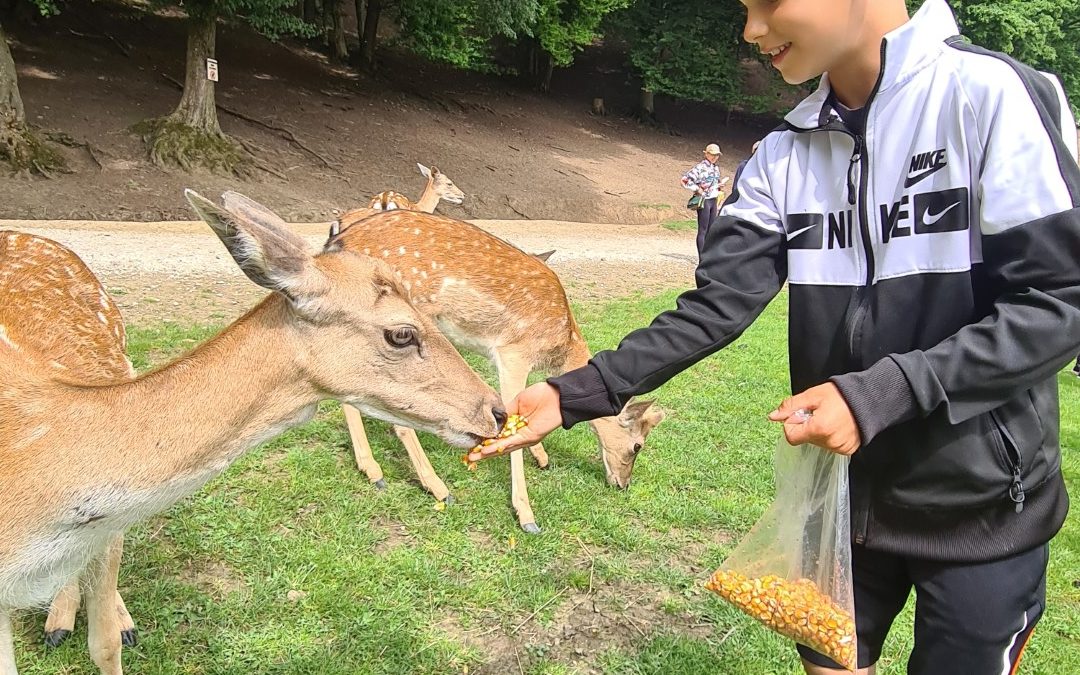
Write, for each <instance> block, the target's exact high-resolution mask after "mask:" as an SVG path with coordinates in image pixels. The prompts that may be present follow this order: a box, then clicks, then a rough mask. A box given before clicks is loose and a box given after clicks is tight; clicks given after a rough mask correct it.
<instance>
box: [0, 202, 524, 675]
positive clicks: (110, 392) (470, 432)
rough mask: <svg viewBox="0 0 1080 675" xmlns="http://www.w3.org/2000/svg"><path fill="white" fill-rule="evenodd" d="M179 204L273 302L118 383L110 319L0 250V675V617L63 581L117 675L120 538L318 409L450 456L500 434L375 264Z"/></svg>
mask: <svg viewBox="0 0 1080 675" xmlns="http://www.w3.org/2000/svg"><path fill="white" fill-rule="evenodd" d="M188 200H189V201H190V202H191V205H192V207H193V208H194V209H195V210H196V212H198V213H199V215H200V216H201V217H202V218H203V220H205V221H206V222H207V223H208V224H209V225H210V226H211V227H212V228H213V230H214V232H215V233H216V234H217V235H218V237H219V238H220V239H221V241H222V242H223V243H224V244H225V246H226V248H227V249H228V250H229V253H230V254H231V255H232V257H233V258H234V259H235V260H236V262H237V264H238V265H239V266H240V268H241V269H242V270H243V271H244V273H245V274H246V275H247V276H248V278H250V279H251V280H252V281H254V282H255V283H257V284H259V285H261V286H263V287H264V288H267V289H269V290H272V291H275V292H274V293H272V294H271V295H270V296H269V297H267V298H266V299H265V300H263V301H262V302H261V303H260V304H259V305H258V306H256V307H255V308H254V309H252V310H251V311H249V312H248V313H247V314H245V315H244V316H243V317H241V318H240V319H238V320H237V321H236V322H234V323H233V324H232V325H231V326H229V327H228V328H226V329H225V330H224V331H223V332H222V333H221V334H219V335H218V336H217V337H215V338H213V339H212V340H210V341H209V342H207V343H205V344H203V345H201V346H200V347H198V348H197V349H195V350H194V351H193V352H191V353H189V354H188V355H186V356H184V357H182V358H180V359H178V360H176V361H174V362H172V363H170V364H169V365H167V366H165V367H163V368H161V369H159V370H156V371H154V372H152V373H149V374H147V375H144V376H142V377H139V378H137V379H131V376H132V373H131V369H130V366H129V365H127V363H126V361H123V362H122V351H121V347H122V345H123V337H122V336H123V332H122V327H121V326H120V325H119V324H118V323H117V322H118V321H119V314H118V312H116V310H115V307H114V306H113V305H112V303H111V301H110V300H109V299H108V296H107V294H106V293H105V291H104V289H103V288H102V286H101V284H100V283H99V282H98V281H97V279H96V278H94V276H93V274H92V273H90V271H89V270H87V269H86V267H85V266H84V265H83V264H82V262H81V261H80V260H79V259H78V257H77V256H75V254H74V253H71V252H70V251H68V250H67V249H65V248H63V247H62V246H60V245H59V244H56V243H53V242H49V241H48V240H45V239H42V238H40V237H34V236H31V235H26V234H21V233H15V232H2V233H0V270H2V273H0V320H2V321H3V324H2V325H0V495H2V496H3V497H2V498H0V675H13V674H14V673H15V672H16V669H15V655H14V646H13V638H12V628H11V620H10V615H11V613H12V612H13V611H15V610H18V609H23V608H34V607H40V606H43V605H45V604H46V603H48V602H49V601H50V600H52V599H53V598H54V597H55V596H56V594H57V593H58V592H59V591H61V589H64V588H66V587H67V586H68V585H69V584H70V583H71V582H72V581H74V580H75V579H77V578H78V577H80V576H82V579H83V582H84V584H85V590H84V597H85V599H86V609H87V625H88V633H89V647H90V655H91V658H92V659H93V660H94V663H96V664H97V666H98V667H99V668H100V670H101V672H102V673H104V674H105V675H120V674H121V672H122V668H121V653H120V648H121V632H122V631H123V630H125V627H130V618H129V617H126V616H123V615H126V611H123V612H121V611H120V609H121V608H122V601H121V600H120V599H119V596H118V595H117V590H116V584H117V575H118V569H119V564H120V545H121V543H122V537H123V531H124V530H125V529H126V528H127V527H129V526H130V525H132V524H134V523H136V522H138V521H140V520H144V519H146V518H149V517H151V516H153V515H155V514H157V513H160V512H162V511H164V510H165V509H167V508H168V507H170V506H171V505H172V504H174V503H175V502H177V501H178V500H180V499H181V498H183V497H185V496H187V495H190V494H192V493H193V492H195V491H196V490H198V489H199V488H200V487H201V486H202V485H203V484H204V483H206V482H207V481H208V480H210V479H211V478H213V477H214V476H216V475H218V474H220V473H221V472H222V471H224V470H225V468H226V467H228V466H229V464H231V463H232V462H233V461H234V460H235V459H236V458H237V457H239V456H240V455H241V454H243V453H244V452H245V451H246V450H248V449H249V448H251V447H253V446H255V445H257V444H259V443H261V442H262V441H265V440H268V439H270V438H273V437H274V436H277V435H278V434H279V433H281V432H282V431H284V430H285V429H287V428H289V427H292V426H295V425H297V424H300V423H302V422H304V421H306V420H308V419H310V418H311V417H312V416H313V415H314V414H315V411H316V408H317V406H318V403H319V401H320V400H323V399H327V398H334V399H337V400H340V401H342V402H347V403H349V404H351V405H353V406H356V407H357V408H358V409H360V410H362V411H364V413H365V414H368V415H372V416H374V417H377V418H381V419H385V420H387V421H390V422H393V423H396V424H409V425H411V426H415V427H417V428H422V429H427V430H429V431H431V432H434V433H436V434H438V435H439V436H440V437H442V438H443V439H445V440H446V441H447V442H448V443H451V444H452V445H458V446H462V447H468V446H471V445H472V444H474V443H476V442H477V441H478V440H479V439H481V438H484V437H489V436H493V435H494V434H495V433H496V432H497V430H498V428H499V427H500V426H501V424H502V422H503V421H504V420H505V415H506V413H505V411H504V410H503V408H502V402H501V401H500V399H499V398H498V396H497V395H496V394H495V392H494V391H493V390H492V389H491V388H490V387H488V386H487V385H486V384H484V383H483V381H482V380H480V378H479V377H478V376H477V375H476V374H475V373H474V372H473V371H472V369H470V368H469V367H468V365H467V364H466V363H465V361H464V360H463V359H462V358H461V356H460V355H459V354H458V353H457V352H456V351H455V350H454V348H453V346H452V345H451V344H450V343H449V342H448V341H447V340H446V338H445V337H443V336H442V335H441V334H440V333H439V331H438V330H437V329H436V328H435V327H434V326H433V325H432V323H431V322H430V320H429V319H427V318H426V317H425V316H424V315H423V314H421V313H420V312H418V311H417V309H416V308H415V307H414V306H413V304H412V303H411V301H410V300H409V297H408V292H407V290H406V289H405V288H404V287H403V286H402V285H401V283H400V282H398V281H397V280H396V279H395V277H394V274H393V271H392V270H391V269H390V267H389V266H387V265H386V264H385V263H383V262H381V261H378V260H374V259H372V258H370V257H367V256H362V255H357V254H356V253H354V252H351V251H346V250H343V249H342V248H341V247H338V246H333V245H330V246H327V247H325V248H324V249H323V251H322V252H320V253H319V254H317V255H313V254H312V253H310V252H309V251H308V250H307V246H306V243H305V242H304V240H303V239H301V238H300V237H298V236H296V235H294V234H293V233H291V232H289V230H288V229H287V228H286V227H285V224H284V223H283V222H282V221H281V220H280V219H279V218H278V217H277V216H275V215H274V214H273V213H271V212H270V211H268V210H266V209H265V208H264V207H262V206H260V205H258V204H256V203H254V202H252V201H250V200H248V199H246V198H245V197H243V196H241V195H237V194H235V193H226V195H225V201H226V208H225V209H222V208H220V207H218V206H216V205H215V204H213V203H212V202H210V201H207V200H206V199H203V198H202V197H200V196H198V195H197V194H195V193H193V192H190V191H189V192H188ZM404 215H405V216H406V217H407V216H408V215H409V214H407V213H406V214H404ZM95 303H96V305H97V306H95ZM94 322H100V323H101V324H102V326H100V327H99V326H96V325H92V324H93V323H94ZM98 359H100V360H101V363H100V364H97V365H96V366H94V367H82V366H80V365H79V364H83V363H85V362H88V361H96V360H98ZM72 366H75V368H74V369H73V368H72ZM125 619H126V622H125Z"/></svg>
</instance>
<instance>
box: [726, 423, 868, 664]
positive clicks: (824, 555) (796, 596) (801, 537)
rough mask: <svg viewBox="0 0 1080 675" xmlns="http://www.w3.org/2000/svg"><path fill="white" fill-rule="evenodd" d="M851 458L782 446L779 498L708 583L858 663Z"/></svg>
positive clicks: (808, 641)
mask: <svg viewBox="0 0 1080 675" xmlns="http://www.w3.org/2000/svg"><path fill="white" fill-rule="evenodd" d="M848 462H849V458H848V457H845V456H843V455H838V454H835V453H832V452H828V451H826V450H822V449H821V448H818V447H816V446H813V445H810V444H805V445H801V446H798V447H792V446H790V445H788V444H787V442H786V441H785V440H784V438H783V436H781V437H780V442H779V443H778V444H777V447H776V457H775V471H776V499H775V501H774V502H773V503H772V506H770V507H769V509H768V510H767V511H766V512H765V515H763V516H762V517H761V519H760V520H758V522H757V523H755V524H754V527H753V528H752V529H751V530H750V532H748V533H747V534H746V536H745V537H743V539H742V541H740V542H739V545H738V546H737V547H736V548H735V550H734V551H733V552H732V553H731V555H730V556H728V558H727V560H725V561H724V563H723V564H722V565H721V566H720V568H719V569H718V570H716V572H714V573H713V575H712V577H711V578H710V579H709V581H708V583H706V584H705V587H706V588H708V589H709V590H711V591H713V592H715V593H716V594H717V595H719V596H720V597H722V598H724V599H725V600H727V601H728V602H730V603H731V604H733V605H735V606H736V607H737V608H738V609H740V610H741V611H743V612H744V613H745V614H747V615H749V616H750V617H752V618H754V619H757V620H758V621H760V622H761V623H763V624H765V625H766V626H768V627H769V628H771V629H772V630H774V631H776V632H777V633H779V634H781V635H783V636H785V637H787V638H790V639H792V640H794V641H796V642H799V643H801V644H804V645H806V646H807V647H810V648H811V649H813V650H815V651H817V652H820V653H822V654H824V655H826V656H828V657H829V658H831V659H833V660H834V661H836V662H837V663H839V664H840V665H842V666H844V667H845V668H848V669H849V670H855V667H856V658H857V656H856V655H857V654H858V651H857V650H856V644H855V620H854V616H855V611H854V610H855V602H854V596H853V593H852V583H851V534H850V532H851V530H850V525H849V523H850V517H851V505H850V503H849V500H848Z"/></svg>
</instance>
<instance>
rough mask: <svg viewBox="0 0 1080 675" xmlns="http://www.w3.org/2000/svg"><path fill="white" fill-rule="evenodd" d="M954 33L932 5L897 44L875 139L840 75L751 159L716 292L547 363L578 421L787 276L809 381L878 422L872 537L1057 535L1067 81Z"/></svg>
mask: <svg viewBox="0 0 1080 675" xmlns="http://www.w3.org/2000/svg"><path fill="white" fill-rule="evenodd" d="M957 32H958V29H957V26H956V22H955V20H954V19H953V16H952V13H951V12H950V10H949V9H948V7H947V5H946V4H945V2H944V0H927V2H926V3H925V4H924V5H923V7H922V8H921V9H920V10H919V12H918V13H917V14H916V15H915V16H914V17H912V20H911V21H909V22H908V23H907V24H905V25H904V26H902V27H900V28H898V29H897V30H895V31H893V32H891V33H889V34H888V35H887V36H886V37H885V39H884V40H883V42H882V70H881V74H880V76H879V79H878V82H877V85H876V86H875V88H874V90H873V93H872V94H871V96H870V99H869V101H868V103H867V106H866V108H865V112H866V121H865V129H864V130H863V131H862V132H861V133H858V132H856V131H853V130H851V129H849V128H848V127H847V126H845V124H844V123H843V122H842V120H841V119H840V117H839V116H838V114H837V113H836V111H835V110H834V109H833V106H832V105H830V103H829V101H830V100H831V97H830V96H829V92H830V88H829V83H828V77H827V76H825V77H823V78H822V84H821V87H820V88H819V89H818V91H817V92H816V93H814V94H813V95H811V96H810V97H808V98H807V99H806V100H804V101H803V102H802V103H801V104H800V105H799V106H798V107H797V108H796V109H795V110H794V111H792V112H791V113H790V114H789V115H788V116H787V117H786V119H785V124H784V125H783V126H781V127H780V128H778V129H776V130H774V131H773V132H772V133H770V134H769V135H768V136H767V137H766V138H765V139H764V140H763V142H762V144H761V145H760V147H759V148H758V150H757V152H756V153H755V154H754V155H753V156H752V157H751V158H750V160H749V162H748V163H747V165H746V167H745V169H744V170H743V172H742V175H741V176H740V177H739V180H738V184H737V185H736V186H734V187H735V189H734V190H733V191H732V194H731V196H730V197H729V198H728V200H727V202H726V203H725V204H724V206H723V207H722V209H721V211H720V213H719V215H718V218H717V220H716V221H714V223H713V225H712V226H711V227H710V228H709V231H708V237H707V240H706V245H705V248H704V250H703V251H702V253H701V260H700V263H699V266H698V268H697V272H696V279H697V288H696V289H694V290H691V291H688V292H686V293H684V294H682V295H681V296H680V297H679V299H678V302H677V308H676V309H674V310H671V311H668V312H665V313H663V314H661V315H660V316H659V317H657V318H656V319H655V320H654V321H653V323H652V324H651V325H650V326H649V327H647V328H644V329H641V330H638V331H635V332H633V333H631V334H630V335H629V336H627V337H626V338H625V339H624V340H623V341H622V343H621V344H620V345H619V347H618V349H616V350H614V351H606V352H601V353H598V354H597V355H596V356H595V357H594V358H593V359H592V360H591V361H590V363H589V365H587V366H585V367H583V368H580V369H578V370H575V371H571V372H570V373H567V374H565V375H563V376H561V377H557V378H552V379H551V380H549V382H551V383H552V384H553V385H554V386H556V387H557V388H558V389H559V391H560V396H561V405H562V414H563V420H564V426H566V427H568V428H569V427H570V426H572V425H573V424H575V423H577V422H580V421H583V420H586V419H592V418H595V417H600V416H607V415H613V414H616V413H617V411H619V410H620V409H621V408H622V406H623V405H624V404H625V403H626V402H627V400H628V399H629V398H630V397H631V396H633V395H635V394H639V393H644V392H647V391H650V390H652V389H655V388H656V387H658V386H659V385H661V384H663V383H664V382H666V381H667V380H668V379H670V378H671V377H673V376H674V375H676V374H677V373H679V372H681V371H682V370H684V369H686V368H687V367H689V366H691V365H693V364H694V363H696V362H697V361H700V360H701V359H703V358H705V357H706V356H708V355H709V354H712V353H713V352H715V351H717V350H718V349H720V348H722V347H723V346H725V345H727V344H728V343H730V342H731V341H733V340H734V339H735V338H736V337H738V336H739V334H741V333H742V331H743V330H744V329H745V328H746V327H747V326H748V325H749V324H750V323H751V322H752V321H753V320H754V319H755V318H756V317H757V316H758V314H759V313H760V312H761V311H762V310H763V309H764V307H765V306H766V304H768V302H769V301H770V299H772V298H773V297H774V296H775V295H776V294H777V293H778V292H779V290H780V289H781V287H782V285H783V284H784V282H785V281H786V282H787V283H788V284H789V343H790V344H789V354H790V364H791V365H790V368H791V384H792V389H793V391H795V392H799V391H803V390H805V389H807V388H809V387H811V386H814V385H817V384H821V383H823V382H826V381H829V380H831V381H832V382H834V383H835V384H836V385H837V386H838V387H839V389H840V391H841V393H842V394H843V396H844V398H845V400H846V401H847V403H848V405H849V406H850V408H851V410H852V412H853V413H854V416H855V418H856V421H857V423H858V426H859V431H860V433H861V437H862V445H861V447H860V449H859V450H858V451H857V452H856V453H855V455H854V456H853V457H852V462H851V465H850V481H851V501H852V503H851V506H852V535H853V537H854V540H855V541H856V542H859V543H863V544H865V545H866V546H867V547H869V548H873V549H877V550H882V551H888V552H893V553H898V554H904V555H911V556H918V557H923V558H928V559H937V560H953V561H978V560H991V559H994V558H998V557H1003V556H1006V555H1009V554H1012V553H1015V552H1019V551H1023V550H1026V549H1028V548H1030V547H1033V546H1036V545H1039V544H1042V543H1044V542H1046V541H1048V540H1049V539H1050V538H1051V537H1052V536H1053V535H1054V534H1055V533H1056V532H1057V531H1058V529H1059V528H1060V527H1061V524H1062V523H1063V522H1064V520H1065V514H1066V512H1067V510H1068V496H1067V494H1066V492H1065V486H1064V482H1063V479H1062V475H1061V468H1060V459H1061V457H1060V449H1059V443H1058V398H1057V384H1056V380H1055V374H1056V372H1057V371H1058V370H1059V369H1060V368H1061V366H1062V365H1063V364H1065V363H1066V362H1067V361H1069V360H1070V359H1072V358H1075V356H1076V354H1077V352H1080V208H1078V206H1080V169H1078V168H1077V163H1076V133H1077V132H1076V126H1075V123H1074V121H1073V118H1072V114H1071V112H1070V110H1069V107H1068V105H1067V104H1066V101H1065V95H1064V93H1063V91H1062V89H1061V87H1060V84H1059V83H1058V82H1057V80H1056V79H1055V78H1053V77H1052V76H1047V75H1045V74H1042V73H1038V72H1036V71H1034V70H1032V69H1030V68H1028V67H1026V66H1024V65H1022V64H1019V63H1017V62H1015V61H1013V60H1011V59H1009V58H1008V57H1006V56H1003V55H1001V54H996V53H992V52H989V51H986V50H983V49H980V48H978V47H973V46H971V45H969V44H966V43H965V42H963V41H962V40H961V39H960V38H959V37H957V36H956V34H957ZM752 414H754V415H757V414H758V413H757V412H754V413H752Z"/></svg>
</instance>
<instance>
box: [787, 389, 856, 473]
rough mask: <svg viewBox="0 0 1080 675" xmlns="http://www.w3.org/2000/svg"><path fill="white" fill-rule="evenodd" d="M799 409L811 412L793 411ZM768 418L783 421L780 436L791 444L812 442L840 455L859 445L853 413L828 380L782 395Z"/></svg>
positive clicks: (852, 452)
mask: <svg viewBox="0 0 1080 675" xmlns="http://www.w3.org/2000/svg"><path fill="white" fill-rule="evenodd" d="M800 410H801V411H806V412H808V413H811V414H810V415H809V416H807V415H805V414H797V412H798V411H800ZM769 419H770V420H772V421H773V422H783V424H784V436H786V437H787V442H788V443H790V444H791V445H799V444H801V443H812V444H814V445H816V446H818V447H819V448H824V449H826V450H829V451H831V452H835V453H837V454H840V455H851V454H854V453H855V451H856V450H858V449H859V444H860V442H861V439H860V437H859V427H858V425H857V424H856V423H855V416H854V415H852V414H851V408H849V407H848V404H847V401H845V400H844V396H843V394H841V393H840V390H839V389H837V388H836V385H835V384H833V383H832V382H826V383H825V384H819V385H818V386H816V387H811V388H810V389H807V390H806V391H804V392H802V393H801V394H796V395H795V396H792V397H790V398H788V399H785V400H784V402H783V403H781V404H780V406H779V407H778V408H777V409H776V410H774V411H772V412H771V413H769Z"/></svg>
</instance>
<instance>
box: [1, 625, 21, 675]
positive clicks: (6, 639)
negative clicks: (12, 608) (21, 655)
mask: <svg viewBox="0 0 1080 675" xmlns="http://www.w3.org/2000/svg"><path fill="white" fill-rule="evenodd" d="M0 675H19V671H18V670H16V669H15V636H14V634H13V633H12V632H11V617H10V616H8V613H7V612H6V611H4V610H2V609H0Z"/></svg>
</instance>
